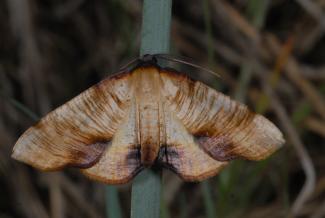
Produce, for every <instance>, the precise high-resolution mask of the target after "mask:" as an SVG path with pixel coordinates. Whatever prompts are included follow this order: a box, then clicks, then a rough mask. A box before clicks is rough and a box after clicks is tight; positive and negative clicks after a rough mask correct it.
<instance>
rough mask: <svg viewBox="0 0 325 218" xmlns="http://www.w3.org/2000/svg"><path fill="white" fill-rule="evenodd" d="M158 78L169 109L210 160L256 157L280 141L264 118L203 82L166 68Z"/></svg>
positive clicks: (280, 134)
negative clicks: (211, 158)
mask: <svg viewBox="0 0 325 218" xmlns="http://www.w3.org/2000/svg"><path fill="white" fill-rule="evenodd" d="M161 80H162V84H163V85H162V93H163V95H164V97H165V99H166V100H167V102H168V103H167V104H168V107H169V108H170V110H171V111H173V112H174V113H175V114H176V116H177V117H178V118H179V119H180V120H181V122H182V123H183V124H184V126H185V127H186V129H187V130H188V131H189V132H190V133H191V134H192V135H193V136H194V137H195V138H196V143H197V144H198V145H199V146H200V147H201V148H202V149H204V150H205V152H207V153H208V154H209V155H210V156H211V157H213V158H214V159H216V160H219V161H227V160H231V159H234V158H238V157H241V158H245V159H250V160H260V159H264V158H266V157H267V156H268V155H270V154H271V153H273V152H274V151H275V150H276V149H278V148H279V147H280V146H281V145H282V144H283V143H284V139H283V136H282V133H281V132H280V131H279V129H278V128H277V127H276V126H275V125H274V124H273V123H271V122H270V121H269V120H267V119H266V118H265V117H263V116H261V115H258V114H255V113H252V112H251V111H249V110H248V108H247V107H246V106H245V105H243V104H240V103H239V102H235V101H233V100H231V99H230V98H229V97H228V96H225V95H223V94H222V93H219V92H217V91H215V90H214V89H212V88H210V87H208V86H206V85H205V84H203V83H201V82H198V81H193V80H191V79H189V78H188V77H186V76H184V75H181V74H176V73H174V72H170V71H167V70H163V71H161Z"/></svg>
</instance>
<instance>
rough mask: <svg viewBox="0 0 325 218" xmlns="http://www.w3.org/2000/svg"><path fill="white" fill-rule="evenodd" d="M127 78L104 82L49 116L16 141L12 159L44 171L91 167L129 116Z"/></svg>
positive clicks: (119, 77) (126, 76) (123, 76)
mask: <svg viewBox="0 0 325 218" xmlns="http://www.w3.org/2000/svg"><path fill="white" fill-rule="evenodd" d="M128 78H129V77H128V74H124V75H118V76H115V77H111V78H107V79H105V80H103V81H102V82H100V83H98V84H97V85H94V86H92V87H91V88H89V89H88V90H86V91H84V92H83V93H81V94H80V95H78V96H77V97H75V98H73V99H72V100H70V101H69V102H67V103H66V104H64V105H62V106H61V107H59V108H57V109H56V110H54V111H52V112H50V113H49V114H48V115H47V116H45V117H44V118H43V119H41V120H40V121H39V122H38V123H37V124H36V125H34V126H33V127H31V128H29V129H28V130H27V131H26V132H25V133H24V134H23V135H22V136H21V137H20V138H19V140H18V141H17V143H16V145H15V147H14V149H13V154H12V157H13V158H15V159H17V160H20V161H22V162H25V163H27V164H29V165H32V166H33V167H36V168H38V169H41V170H47V171H50V170H57V169H60V168H63V167H65V166H68V165H69V166H75V167H81V168H87V167H90V166H92V165H94V164H95V163H96V162H97V161H98V160H99V158H100V156H101V155H102V154H103V152H104V151H105V149H106V148H107V147H108V146H109V145H110V144H111V142H110V141H111V139H112V137H113V135H114V133H115V132H116V129H117V128H118V126H119V125H121V123H122V122H123V120H124V119H125V115H126V114H127V113H128V110H129V107H130V103H129V99H130V93H129V91H130V90H129V79H128Z"/></svg>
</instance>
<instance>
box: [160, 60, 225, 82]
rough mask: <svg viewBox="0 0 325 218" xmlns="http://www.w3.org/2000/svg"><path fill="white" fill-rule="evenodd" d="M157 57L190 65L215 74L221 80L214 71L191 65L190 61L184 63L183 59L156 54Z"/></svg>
mask: <svg viewBox="0 0 325 218" xmlns="http://www.w3.org/2000/svg"><path fill="white" fill-rule="evenodd" d="M155 57H157V58H161V59H165V60H168V61H174V62H177V63H181V64H185V65H188V66H191V67H195V68H197V69H200V70H203V71H206V72H208V73H211V74H213V75H215V76H217V77H219V78H220V75H219V74H218V73H216V72H214V71H212V70H210V69H208V68H205V67H202V66H200V65H197V64H193V63H190V62H188V61H184V60H181V59H178V58H175V57H171V56H170V55H168V54H155Z"/></svg>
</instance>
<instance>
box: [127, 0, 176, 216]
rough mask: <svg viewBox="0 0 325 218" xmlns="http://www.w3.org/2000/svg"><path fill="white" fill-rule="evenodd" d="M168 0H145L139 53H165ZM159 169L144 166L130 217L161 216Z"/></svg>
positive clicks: (138, 177)
mask: <svg viewBox="0 0 325 218" xmlns="http://www.w3.org/2000/svg"><path fill="white" fill-rule="evenodd" d="M171 7H172V1H171V0H144V2H143V20H142V36H141V49H140V55H144V54H155V53H168V52H169V43H170V40H169V37H170V22H171ZM161 176H162V172H161V170H160V169H147V170H144V171H143V172H142V173H141V174H139V175H138V176H137V177H136V178H135V180H134V182H133V185H132V196H131V218H158V217H159V216H160V198H161V196H160V192H161Z"/></svg>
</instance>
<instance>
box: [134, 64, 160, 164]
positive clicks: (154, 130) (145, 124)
mask: <svg viewBox="0 0 325 218" xmlns="http://www.w3.org/2000/svg"><path fill="white" fill-rule="evenodd" d="M133 77H134V80H133V81H136V84H134V85H135V98H136V105H137V112H136V113H137V123H138V139H139V143H140V147H141V152H140V154H141V163H142V164H143V165H145V166H150V165H152V164H153V163H154V162H155V160H156V159H157V156H158V152H159V148H160V126H161V122H162V121H161V118H160V115H159V111H160V101H159V100H160V94H159V91H160V90H159V74H158V71H157V69H156V68H145V70H144V69H143V68H139V69H138V70H137V71H135V72H134V74H133Z"/></svg>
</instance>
